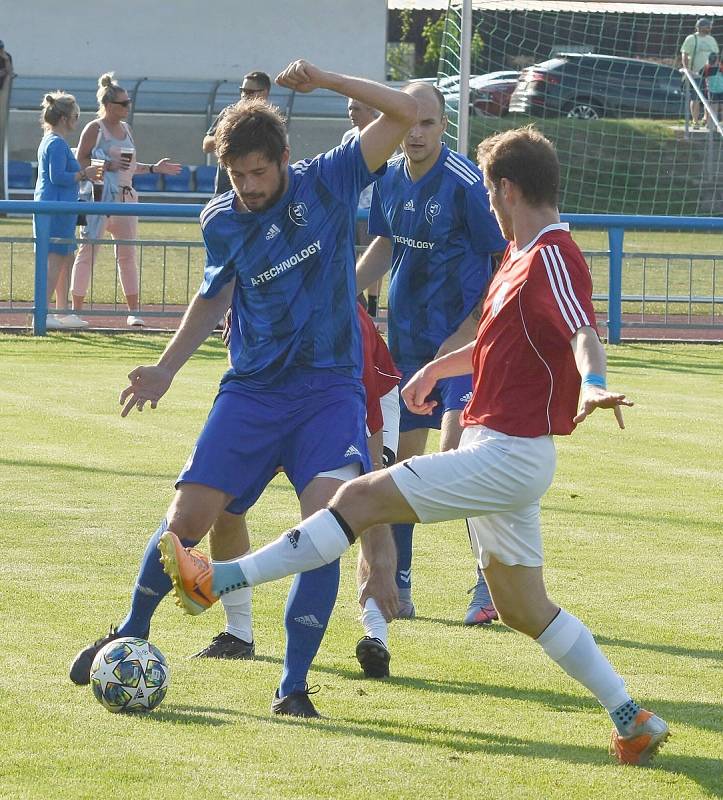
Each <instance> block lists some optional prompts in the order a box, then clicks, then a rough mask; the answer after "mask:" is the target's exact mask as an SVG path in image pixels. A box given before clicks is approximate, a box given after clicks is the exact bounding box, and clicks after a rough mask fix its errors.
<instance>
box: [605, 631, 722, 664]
mask: <svg viewBox="0 0 723 800" xmlns="http://www.w3.org/2000/svg"><path fill="white" fill-rule="evenodd" d="M595 641H596V642H597V643H598V644H604V645H608V646H609V647H630V648H633V649H635V650H652V651H653V652H654V653H668V654H670V655H672V656H684V657H686V658H709V659H711V660H712V661H723V651H721V650H707V649H705V648H699V647H681V646H680V645H676V644H656V643H655V642H636V641H633V640H630V639H615V638H613V637H610V636H601V635H598V634H597V633H596V634H595Z"/></svg>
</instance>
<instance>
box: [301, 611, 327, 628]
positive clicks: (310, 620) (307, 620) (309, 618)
mask: <svg viewBox="0 0 723 800" xmlns="http://www.w3.org/2000/svg"><path fill="white" fill-rule="evenodd" d="M294 622H298V623H299V625H306V627H307V628H323V627H324V626H323V625H322V624H321V623H320V622H319V620H318V619H317V618H316V617H315V616H314V615H313V614H304V615H303V616H301V617H294Z"/></svg>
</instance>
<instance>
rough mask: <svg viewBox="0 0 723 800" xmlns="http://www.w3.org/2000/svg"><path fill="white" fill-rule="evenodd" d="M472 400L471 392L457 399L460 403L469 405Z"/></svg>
mask: <svg viewBox="0 0 723 800" xmlns="http://www.w3.org/2000/svg"><path fill="white" fill-rule="evenodd" d="M471 399H472V392H467V394H463V395H462V397H460V398H459V401H460V403H469V401H470V400H471Z"/></svg>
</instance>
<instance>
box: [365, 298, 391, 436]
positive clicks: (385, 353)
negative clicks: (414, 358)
mask: <svg viewBox="0 0 723 800" xmlns="http://www.w3.org/2000/svg"><path fill="white" fill-rule="evenodd" d="M357 312H358V315H359V327H360V328H361V334H362V349H363V351H364V370H363V372H362V383H363V384H364V390H365V391H366V395H367V430H368V431H369V435H370V436H371V434H373V433H376V432H377V431H380V430H381V429H382V427H383V425H384V420H383V419H382V407H381V404H380V402H379V401H380V399H381V398H382V397H384V395H385V394H388V393H389V392H391V390H392V389H393V388H394V387H395V386H396V385H397V384H398V383H399V379H400V378H401V375H400V373H399V372H397V368H396V366H395V365H394V362H393V361H392V356H391V353H390V352H389V348H388V347H387V345H386V342H385V341H384V339H382V337H381V336H380V335H379V331H378V330H377V329H376V327H375V325H374V320H373V319H372V318H371V317H370V316H369V314H367V312H366V309H365V308H364V306H363V305H361V303H357Z"/></svg>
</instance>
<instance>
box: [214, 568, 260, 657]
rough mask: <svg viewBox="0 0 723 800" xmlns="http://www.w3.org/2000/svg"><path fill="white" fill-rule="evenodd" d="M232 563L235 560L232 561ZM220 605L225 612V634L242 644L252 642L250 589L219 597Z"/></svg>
mask: <svg viewBox="0 0 723 800" xmlns="http://www.w3.org/2000/svg"><path fill="white" fill-rule="evenodd" d="M233 560H234V561H235V560H236V559H233ZM214 563H215V564H226V563H228V562H226V561H215V562H214ZM221 605H222V606H223V610H224V611H225V612H226V633H230V634H232V635H233V636H235V637H236V638H238V639H243V641H244V642H253V640H254V634H253V625H252V622H251V587H250V586H244V587H243V588H242V589H233V590H232V591H230V592H226V594H222V595H221Z"/></svg>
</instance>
